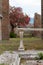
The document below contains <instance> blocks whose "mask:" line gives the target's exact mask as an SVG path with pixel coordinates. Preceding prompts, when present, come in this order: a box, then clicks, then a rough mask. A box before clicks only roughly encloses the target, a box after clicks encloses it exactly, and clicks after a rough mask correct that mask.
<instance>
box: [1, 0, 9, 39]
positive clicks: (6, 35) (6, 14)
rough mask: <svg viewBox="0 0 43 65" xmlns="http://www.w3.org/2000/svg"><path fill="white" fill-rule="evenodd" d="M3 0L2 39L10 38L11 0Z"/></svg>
mask: <svg viewBox="0 0 43 65" xmlns="http://www.w3.org/2000/svg"><path fill="white" fill-rule="evenodd" d="M0 1H1V2H0V3H1V7H2V8H1V11H0V14H2V16H3V18H2V39H3V40H7V39H9V0H0Z"/></svg>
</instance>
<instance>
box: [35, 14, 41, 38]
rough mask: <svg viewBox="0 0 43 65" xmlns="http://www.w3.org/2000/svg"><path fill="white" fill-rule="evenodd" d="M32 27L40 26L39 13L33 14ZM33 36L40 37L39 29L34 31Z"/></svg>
mask: <svg viewBox="0 0 43 65" xmlns="http://www.w3.org/2000/svg"><path fill="white" fill-rule="evenodd" d="M34 28H41V15H39V14H37V13H35V16H34ZM34 36H37V37H40V36H41V31H34Z"/></svg>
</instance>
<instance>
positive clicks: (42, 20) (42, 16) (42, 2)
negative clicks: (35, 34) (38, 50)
mask: <svg viewBox="0 0 43 65" xmlns="http://www.w3.org/2000/svg"><path fill="white" fill-rule="evenodd" d="M41 23H42V28H43V0H41ZM42 39H43V31H42Z"/></svg>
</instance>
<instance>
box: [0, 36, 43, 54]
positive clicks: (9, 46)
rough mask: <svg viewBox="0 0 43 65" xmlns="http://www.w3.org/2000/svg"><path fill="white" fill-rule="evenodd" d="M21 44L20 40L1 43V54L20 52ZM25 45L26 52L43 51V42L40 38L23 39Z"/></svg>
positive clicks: (15, 39) (14, 39)
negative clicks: (31, 50) (28, 50)
mask: <svg viewBox="0 0 43 65" xmlns="http://www.w3.org/2000/svg"><path fill="white" fill-rule="evenodd" d="M19 43H20V38H13V39H10V40H3V41H0V54H1V53H3V51H14V50H18V47H19ZM23 43H24V47H25V50H27V49H35V50H43V40H41V39H40V38H33V37H32V38H23Z"/></svg>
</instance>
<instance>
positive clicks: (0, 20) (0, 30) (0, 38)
mask: <svg viewBox="0 0 43 65" xmlns="http://www.w3.org/2000/svg"><path fill="white" fill-rule="evenodd" d="M1 22H2V15H0V40H2V29H1Z"/></svg>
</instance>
